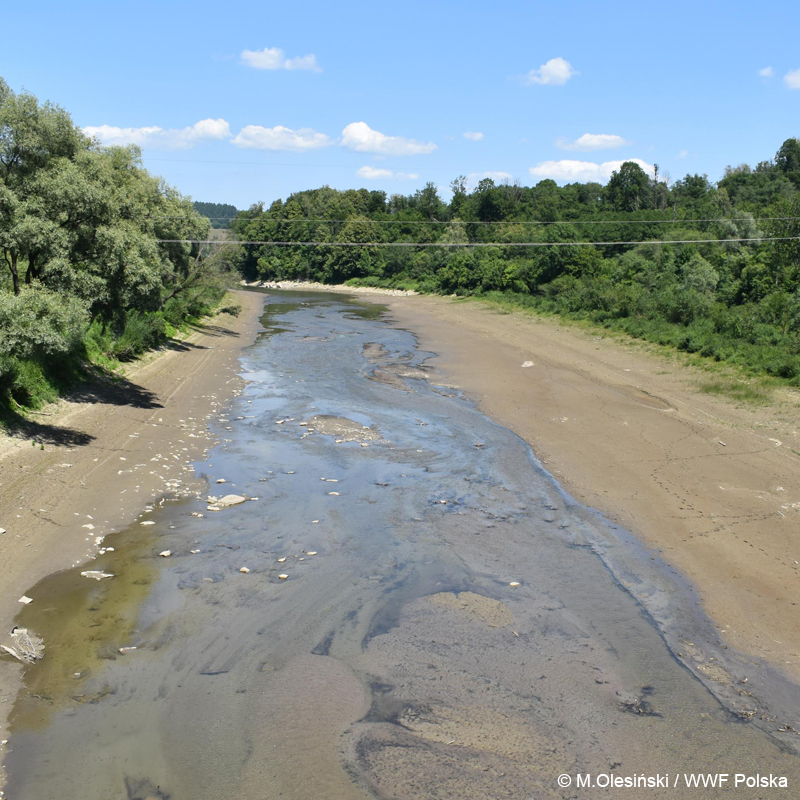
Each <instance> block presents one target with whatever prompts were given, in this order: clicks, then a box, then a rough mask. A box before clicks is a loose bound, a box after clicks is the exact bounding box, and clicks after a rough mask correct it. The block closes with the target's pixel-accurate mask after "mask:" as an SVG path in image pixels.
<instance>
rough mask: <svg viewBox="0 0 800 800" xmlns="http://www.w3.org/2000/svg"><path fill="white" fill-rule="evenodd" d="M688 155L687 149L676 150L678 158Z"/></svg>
mask: <svg viewBox="0 0 800 800" xmlns="http://www.w3.org/2000/svg"><path fill="white" fill-rule="evenodd" d="M688 155H689V151H688V150H678V158H686V156H688Z"/></svg>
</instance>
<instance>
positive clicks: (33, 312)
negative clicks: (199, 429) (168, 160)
mask: <svg viewBox="0 0 800 800" xmlns="http://www.w3.org/2000/svg"><path fill="white" fill-rule="evenodd" d="M208 230H209V223H208V220H207V219H205V218H203V217H202V216H200V215H199V214H197V213H196V212H195V211H194V210H193V208H192V204H191V202H190V201H189V200H187V199H184V198H183V197H181V196H180V195H179V194H178V193H177V192H176V191H175V190H174V189H172V188H171V187H169V186H167V185H166V184H164V183H163V182H162V181H161V180H159V179H158V178H155V177H153V176H151V175H150V174H149V173H148V172H146V171H145V170H144V169H142V166H141V157H140V153H139V151H138V149H137V148H135V147H128V148H121V147H112V148H105V147H101V146H100V145H99V144H98V143H97V142H95V141H92V140H91V139H89V138H87V137H86V136H85V135H84V134H83V132H82V131H81V130H80V129H79V128H78V127H77V126H75V124H74V123H73V122H72V120H71V118H70V116H69V115H68V114H67V113H66V112H65V111H64V110H63V109H61V108H59V107H58V106H55V105H52V104H50V103H39V101H38V100H37V99H36V98H35V97H33V96H32V95H30V94H25V93H22V94H15V93H14V92H12V91H11V90H10V89H9V87H8V85H7V84H6V83H5V82H4V81H3V80H2V79H0V404H3V405H8V404H9V403H11V404H12V405H13V403H18V404H35V403H36V402H37V401H39V400H42V399H48V398H49V397H50V396H52V395H53V394H54V393H55V391H56V389H57V388H58V383H59V381H60V380H61V378H63V376H64V375H65V374H67V373H68V372H69V371H70V369H68V367H69V366H70V365H72V366H75V365H76V364H78V363H79V362H80V360H81V359H82V358H85V357H86V355H87V352H93V353H96V354H98V355H100V356H107V357H116V358H125V357H131V356H133V355H135V354H137V353H139V352H141V351H142V350H143V349H145V348H146V347H148V346H152V345H153V344H157V343H158V342H159V341H161V340H162V339H163V338H164V336H165V334H166V332H167V330H168V328H169V326H170V325H172V326H174V325H178V324H181V323H182V322H183V320H184V319H186V317H187V315H198V314H200V313H202V312H203V311H204V310H205V309H206V308H207V307H208V306H209V304H211V303H214V302H216V300H218V299H219V297H221V294H222V291H223V281H222V279H221V276H220V274H219V270H218V269H216V268H212V266H211V264H210V263H209V261H208V259H207V258H205V254H204V253H203V252H201V250H200V248H198V247H197V246H196V245H187V244H168V243H161V242H160V241H159V240H162V239H173V240H174V239H205V238H206V236H207V235H208Z"/></svg>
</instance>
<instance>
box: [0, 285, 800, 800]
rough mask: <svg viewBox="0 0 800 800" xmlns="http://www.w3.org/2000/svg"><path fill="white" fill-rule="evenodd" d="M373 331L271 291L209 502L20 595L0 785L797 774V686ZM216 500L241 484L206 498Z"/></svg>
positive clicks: (177, 787)
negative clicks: (15, 686)
mask: <svg viewBox="0 0 800 800" xmlns="http://www.w3.org/2000/svg"><path fill="white" fill-rule="evenodd" d="M388 322H390V321H388V320H387V319H386V318H385V317H384V316H382V313H381V309H380V308H379V307H376V306H368V307H365V306H362V305H359V304H357V303H355V302H353V301H352V300H350V299H348V298H346V297H343V296H331V295H314V294H301V293H291V294H287V293H284V294H270V295H269V296H268V297H267V306H266V314H265V318H264V324H265V327H266V333H265V334H264V335H263V336H262V337H261V338H260V339H259V340H258V341H257V342H256V344H255V345H253V346H252V347H251V348H249V349H248V350H247V351H245V355H244V359H243V372H244V377H245V378H246V379H247V381H248V384H247V388H246V390H245V391H244V393H243V394H242V395H241V396H240V397H238V398H236V399H235V400H234V401H233V402H232V403H231V405H230V408H229V409H228V411H227V413H225V414H221V415H220V417H219V418H218V419H217V423H216V424H217V426H218V432H219V434H220V436H221V438H222V439H223V442H222V444H220V446H218V447H217V448H216V449H214V450H213V451H212V452H211V453H210V455H209V458H208V461H207V462H203V463H200V464H197V465H196V469H197V471H198V472H200V473H203V474H205V475H206V476H207V478H208V490H207V492H206V493H205V494H204V495H203V497H202V498H198V499H196V500H192V499H189V500H187V499H185V498H181V499H177V498H176V499H175V500H173V501H168V502H165V503H164V504H163V505H162V506H161V507H159V508H157V509H155V510H154V511H152V512H149V513H148V514H146V515H145V516H143V517H142V520H141V521H140V522H138V523H137V524H135V525H134V526H132V528H131V529H129V530H128V531H125V532H123V533H121V534H118V535H116V536H114V537H109V538H108V539H107V540H106V542H105V544H106V545H109V546H111V547H113V550H111V551H107V552H106V553H104V554H103V555H102V556H100V557H99V558H98V559H97V560H96V561H95V562H93V563H92V565H91V569H93V570H99V571H101V572H104V573H107V574H113V575H114V577H113V578H102V579H100V580H93V579H91V578H87V577H84V576H81V574H80V573H81V571H85V570H86V569H87V567H85V566H84V567H82V568H79V569H76V570H74V571H69V572H64V573H59V574H57V575H54V576H51V577H50V578H47V579H46V580H45V581H43V582H41V583H40V584H39V585H38V586H36V587H33V588H32V589H31V590H30V591H29V592H28V594H30V595H31V596H32V597H35V598H36V601H35V602H34V603H33V604H31V605H30V606H28V607H26V608H25V609H23V611H22V613H21V615H20V624H24V625H26V626H27V627H29V628H30V629H32V630H34V631H36V632H37V633H39V634H40V635H42V636H43V637H44V639H45V643H46V646H47V654H46V657H45V658H44V659H43V660H42V661H41V662H39V663H37V664H36V665H35V666H32V667H30V668H28V669H27V673H26V689H25V690H23V692H21V694H20V696H19V698H18V699H17V702H16V704H15V707H14V711H13V714H12V718H11V723H12V728H11V730H12V734H11V743H10V751H9V753H8V756H7V759H6V767H7V770H8V775H9V783H8V787H7V794H8V796H10V797H12V798H15V800H16V799H17V798H19V799H27V798H30V799H31V800H33V799H36V800H39V799H40V798H44V797H58V798H60V799H61V800H71V799H72V798H75V799H76V800H77V798H80V799H81V800H107V798H110V797H115V798H116V797H123V798H129V800H145V798H161V800H165V799H166V798H189V797H191V798H197V799H198V800H203V799H204V798H209V799H210V798H219V797H230V796H234V795H235V796H237V797H242V798H253V799H254V800H255V798H259V800H261V799H262V798H273V797H274V798H277V797H283V798H296V799H297V800H300V799H301V798H302V800H308V798H326V799H329V800H339V799H340V798H341V799H342V800H344V799H345V798H365V797H383V798H404V799H405V798H409V800H410V798H421V797H425V798H445V797H453V798H464V799H468V798H522V797H536V798H548V797H553V798H561V797H575V796H579V795H578V794H576V790H574V789H561V788H559V786H558V785H557V783H556V778H557V776H558V775H559V774H561V773H571V774H574V773H576V772H584V773H585V772H593V773H600V772H603V773H608V772H610V771H613V772H614V773H616V774H618V775H622V776H625V775H633V774H641V773H646V774H655V773H659V772H660V773H662V774H663V773H667V772H669V773H673V774H674V773H676V772H681V773H691V772H704V773H707V772H729V773H734V772H744V773H749V774H755V773H757V772H758V773H761V774H769V773H770V772H772V773H773V774H779V775H785V776H787V777H788V778H789V781H790V786H794V787H796V786H797V785H798V783H797V781H798V780H800V764H799V763H798V758H797V756H796V754H795V751H796V748H797V743H798V737H797V735H796V734H795V732H794V728H795V727H800V725H798V722H800V711H799V710H798V707H799V706H800V702H799V701H798V693H797V690H796V689H795V687H793V686H791V685H789V684H788V683H785V682H783V681H782V680H781V678H780V677H779V676H777V675H775V674H771V673H770V672H769V671H768V670H767V669H766V668H764V667H758V666H756V665H754V664H751V663H748V662H747V661H746V660H745V659H743V658H740V657H739V656H737V655H735V654H733V653H732V651H730V650H728V649H726V647H725V643H724V642H722V641H720V639H719V638H717V635H716V631H715V629H714V628H713V626H711V625H710V624H709V623H708V622H707V621H706V620H705V619H704V618H703V617H702V616H701V615H699V613H698V611H697V609H698V606H697V600H696V597H695V595H694V594H693V592H692V590H691V588H690V587H688V586H687V585H685V583H684V582H683V581H682V580H681V579H680V577H679V576H678V575H676V574H675V573H674V572H673V571H671V570H670V569H669V568H668V567H666V566H665V565H664V564H662V563H661V562H660V561H659V560H658V558H657V557H655V556H654V555H653V554H651V553H649V552H647V551H645V550H644V549H643V548H642V547H640V546H639V545H638V543H637V542H636V540H635V539H633V538H632V537H631V536H629V535H628V534H627V533H626V532H624V531H622V530H619V529H617V528H615V527H614V526H610V525H608V524H607V523H606V522H605V521H604V520H603V519H602V518H600V517H599V516H598V515H597V514H595V513H594V512H592V511H591V510H588V509H586V508H583V507H582V506H580V505H579V504H577V503H575V502H574V501H572V500H571V499H570V498H569V497H567V496H565V495H564V494H563V493H562V492H561V491H560V489H559V488H558V486H557V485H556V484H555V483H554V482H553V481H552V479H551V478H550V477H549V476H548V475H547V474H546V473H545V472H544V471H543V470H542V469H541V468H540V467H539V466H538V465H537V463H536V462H535V460H534V459H533V457H532V454H531V452H530V449H529V448H528V447H527V445H526V444H525V443H524V442H523V441H521V440H520V439H519V438H518V437H516V436H515V435H514V434H512V433H511V432H509V431H508V430H506V429H504V428H501V427H499V426H497V425H495V424H494V423H492V422H491V421H490V420H489V419H488V418H486V417H485V416H483V415H482V414H480V413H479V412H478V411H477V410H476V409H475V407H474V406H473V405H472V404H471V403H469V402H468V401H466V400H465V399H464V398H462V397H461V396H459V395H458V394H456V393H455V392H453V391H452V390H451V389H448V388H447V387H445V386H437V385H433V384H430V383H429V382H428V381H427V380H426V372H427V371H426V368H425V359H426V356H427V354H426V353H421V352H419V351H417V349H416V345H415V340H414V337H413V336H412V334H411V333H409V332H406V331H403V330H399V329H397V328H394V327H392V326H391V324H388ZM221 480H224V484H219V485H218V484H217V481H221ZM228 494H235V495H240V496H242V497H245V498H248V499H247V501H246V502H242V503H239V504H237V505H233V506H230V507H227V508H223V509H222V510H220V511H214V510H209V508H208V507H209V505H211V506H212V508H213V507H214V505H213V501H208V500H207V499H206V498H207V497H208V496H211V497H223V496H224V495H228ZM217 507H219V506H217ZM142 521H144V522H151V521H152V522H153V523H155V524H153V525H144V526H143V525H141V522H142ZM167 552H168V553H169V555H168V556H162V555H159V554H161V553H167ZM134 648H135V649H134ZM661 793H662V790H650V791H648V793H647V796H652V797H658V796H661ZM663 794H664V795H666V794H667V792H666V791H663ZM669 794H670V795H671V796H673V797H675V796H691V793H690V792H688V791H686V790H684V793H681V791H673V790H670V791H669ZM695 794H696V795H697V796H698V797H699V796H701V795H702V797H704V798H708V797H715V796H717V795H716V794H715V792H714V790H709V789H704V790H696V791H695ZM775 795H776V796H777V792H775ZM762 796H764V797H769V796H770V794H769V790H764V791H763V795H762ZM781 796H783V795H781Z"/></svg>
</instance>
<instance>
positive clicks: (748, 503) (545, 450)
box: [376, 297, 800, 680]
mask: <svg viewBox="0 0 800 800" xmlns="http://www.w3.org/2000/svg"><path fill="white" fill-rule="evenodd" d="M376 302H381V303H386V304H388V305H389V307H390V308H391V310H392V316H393V317H394V319H395V321H396V323H397V324H399V325H401V326H402V327H405V328H408V329H409V330H411V331H414V332H415V333H416V334H417V335H418V336H419V337H420V344H421V347H422V348H424V349H429V350H431V351H433V352H435V353H436V354H437V358H435V359H434V360H433V362H432V364H433V365H434V366H435V367H437V368H438V369H439V371H440V378H441V380H443V381H446V382H448V383H450V384H453V385H456V386H458V387H460V388H462V389H463V390H464V391H465V392H466V393H467V394H468V395H470V396H472V397H473V398H474V399H475V400H476V401H477V402H478V405H479V406H480V408H481V409H482V410H483V411H484V412H486V413H488V414H489V415H490V416H491V417H493V418H494V419H495V420H497V421H498V422H500V423H501V424H503V425H505V426H507V427H509V428H511V429H512V430H513V431H514V432H516V433H517V434H518V435H520V436H521V437H522V438H524V439H525V440H526V441H528V442H529V443H530V445H531V446H532V447H533V449H534V451H535V453H536V454H537V456H538V457H539V458H540V459H541V460H542V461H543V462H544V463H545V465H546V467H547V469H548V470H549V471H550V472H551V473H552V474H554V475H555V476H556V477H557V478H558V479H559V480H560V481H561V482H562V484H563V485H564V486H565V488H566V489H567V490H568V491H569V492H570V493H571V494H572V495H573V496H574V497H576V498H578V499H579V500H581V501H582V502H584V503H585V504H587V505H589V506H592V507H594V508H597V509H599V510H601V511H603V512H604V513H605V514H606V515H607V516H608V517H609V518H611V519H613V520H616V521H618V522H619V523H620V524H622V525H624V526H625V527H626V528H628V529H629V530H630V531H632V532H633V533H635V534H636V535H637V536H639V537H640V538H641V539H642V540H643V541H644V542H645V543H646V544H647V545H649V546H651V547H652V548H654V549H656V550H658V551H659V552H660V553H663V556H664V558H665V559H666V560H667V561H668V562H670V563H671V564H673V565H675V566H676V567H677V568H678V569H680V570H681V571H682V572H683V573H684V574H685V575H686V576H688V577H689V579H690V580H691V581H692V582H693V583H694V584H695V585H696V586H697V587H698V589H699V592H700V595H701V597H702V600H703V603H704V605H705V608H706V611H707V612H708V613H709V615H710V616H711V618H712V619H713V620H714V621H715V622H716V623H717V624H718V626H719V628H720V631H721V632H722V636H723V639H724V640H727V641H728V642H729V643H730V644H732V645H734V646H735V647H736V648H737V649H739V650H741V651H742V652H743V653H745V654H749V655H751V656H755V657H763V658H765V659H768V660H769V661H771V662H772V663H774V664H776V665H778V666H780V667H781V668H782V669H783V670H784V671H785V672H786V673H787V674H788V675H789V676H791V677H792V678H793V679H794V680H800V614H798V605H799V604H800V566H798V561H800V537H799V536H798V531H799V530H800V457H798V453H800V432H799V431H798V429H799V428H800V425H798V398H797V397H796V396H791V395H787V397H785V398H783V400H782V402H781V403H779V404H778V405H776V406H774V407H770V408H752V407H747V408H741V407H737V406H735V405H733V404H731V403H729V402H726V401H725V400H721V399H719V398H715V397H712V396H710V395H708V394H704V393H702V392H700V391H699V389H698V384H699V383H700V382H701V376H700V374H699V373H698V372H697V371H696V370H693V369H691V368H688V367H686V366H682V365H680V364H678V363H677V360H675V361H671V360H670V359H669V357H665V356H664V355H663V354H661V355H659V354H654V353H650V352H648V350H647V348H645V347H643V346H642V345H641V344H639V343H636V342H632V341H630V340H624V339H609V338H603V339H600V338H599V337H598V336H596V335H594V334H591V333H587V332H585V331H582V330H580V329H578V328H575V327H570V326H566V325H564V324H560V323H559V322H558V321H557V320H553V319H544V318H537V317H534V316H529V315H525V314H522V313H511V314H507V313H506V314H502V313H498V312H497V311H496V310H493V309H491V308H488V307H486V306H481V305H480V304H479V303H475V302H469V301H454V300H452V299H445V298H439V297H406V298H381V299H380V300H378V299H377V298H376ZM526 362H531V363H530V365H528V366H523V365H524V364H526Z"/></svg>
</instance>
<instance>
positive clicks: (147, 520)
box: [84, 519, 155, 527]
mask: <svg viewBox="0 0 800 800" xmlns="http://www.w3.org/2000/svg"><path fill="white" fill-rule="evenodd" d="M139 524H140V525H155V522H153V520H151V519H146V520H145V521H144V522H140V523H139ZM84 527H86V526H84Z"/></svg>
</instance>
